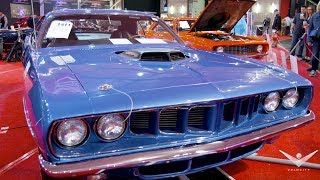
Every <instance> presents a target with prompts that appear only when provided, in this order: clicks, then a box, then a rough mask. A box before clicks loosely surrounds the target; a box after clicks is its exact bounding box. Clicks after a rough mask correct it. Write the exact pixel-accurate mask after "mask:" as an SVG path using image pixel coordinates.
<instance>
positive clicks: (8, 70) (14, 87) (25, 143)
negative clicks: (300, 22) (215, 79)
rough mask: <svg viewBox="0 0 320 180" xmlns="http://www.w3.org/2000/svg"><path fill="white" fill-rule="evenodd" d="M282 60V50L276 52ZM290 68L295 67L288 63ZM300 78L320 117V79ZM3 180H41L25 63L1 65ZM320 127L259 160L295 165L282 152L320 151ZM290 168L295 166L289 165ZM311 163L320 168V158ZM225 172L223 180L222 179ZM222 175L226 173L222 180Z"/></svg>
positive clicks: (250, 175) (240, 164)
mask: <svg viewBox="0 0 320 180" xmlns="http://www.w3.org/2000/svg"><path fill="white" fill-rule="evenodd" d="M274 51H275V52H276V53H277V54H278V57H280V56H279V54H280V53H279V48H276V49H275V50H274ZM288 62H289V61H288ZM298 67H299V73H300V75H301V76H303V77H306V78H307V79H309V80H310V81H311V82H312V83H313V84H314V99H313V103H312V105H311V110H312V111H314V112H315V114H316V117H320V103H319V99H320V93H319V91H320V74H319V73H318V74H317V76H316V77H309V74H308V72H307V71H306V69H307V68H308V67H309V64H307V63H306V62H303V61H299V62H298ZM0 92H1V93H0V179H40V169H39V165H38V163H39V162H38V159H37V158H38V157H37V148H36V144H35V142H34V140H33V139H32V137H31V134H30V132H29V129H28V128H27V125H26V121H25V117H24V113H23V106H22V93H23V66H22V64H21V62H15V63H6V62H4V61H0ZM319 130H320V121H319V120H318V119H316V120H315V121H314V122H312V123H311V124H309V125H307V126H305V127H302V128H300V129H296V130H293V131H291V132H287V133H285V134H283V135H282V136H281V137H280V138H279V139H278V140H277V141H276V142H275V143H273V144H267V145H265V146H264V147H263V148H262V149H261V150H260V151H258V153H257V156H264V157H272V158H280V159H283V160H287V161H289V160H288V159H287V158H286V156H284V155H283V154H282V153H281V152H280V150H281V151H283V152H286V153H287V154H289V155H291V156H293V157H297V155H298V154H299V153H300V154H301V157H305V156H307V155H308V154H310V153H312V152H315V151H317V150H319V149H320V138H319ZM289 162H290V161H289ZM307 163H309V164H311V163H312V164H313V165H315V164H318V165H316V166H317V167H319V165H320V152H316V153H315V155H314V156H312V157H311V158H310V159H309V160H308V161H307ZM220 168H221V169H219V168H218V170H217V169H214V170H211V171H207V172H202V173H198V175H193V176H192V175H191V176H190V175H188V176H185V177H182V178H183V179H246V180H247V179H259V180H262V179H268V180H269V179H320V169H313V168H309V167H297V166H294V165H280V164H276V163H270V162H258V161H254V160H248V159H245V160H241V161H237V162H234V163H232V164H229V165H226V166H223V167H220ZM219 172H220V174H219ZM221 172H225V173H224V174H223V176H221V175H222V173H221ZM180 179H181V177H180Z"/></svg>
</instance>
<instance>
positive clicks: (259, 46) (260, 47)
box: [257, 44, 264, 53]
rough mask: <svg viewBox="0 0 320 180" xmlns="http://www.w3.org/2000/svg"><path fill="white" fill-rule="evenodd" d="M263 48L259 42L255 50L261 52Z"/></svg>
mask: <svg viewBox="0 0 320 180" xmlns="http://www.w3.org/2000/svg"><path fill="white" fill-rule="evenodd" d="M259 49H261V50H259ZM263 49H264V47H263V45H261V44H260V45H258V46H257V52H258V53H262V52H263Z"/></svg>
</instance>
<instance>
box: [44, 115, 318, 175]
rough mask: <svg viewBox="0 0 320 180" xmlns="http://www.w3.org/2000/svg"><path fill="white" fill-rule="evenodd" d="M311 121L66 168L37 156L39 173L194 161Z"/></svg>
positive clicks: (86, 171)
mask: <svg viewBox="0 0 320 180" xmlns="http://www.w3.org/2000/svg"><path fill="white" fill-rule="evenodd" d="M314 119H315V115H314V113H313V112H312V111H309V113H308V114H307V115H305V116H303V117H300V118H297V119H295V120H291V121H288V122H285V123H282V124H278V125H275V126H271V127H268V128H264V129H261V130H259V131H255V132H252V133H250V134H245V135H241V136H237V137H233V138H230V139H225V140H222V141H215V142H212V143H207V144H200V145H193V146H187V147H179V148H171V149H161V150H156V151H147V152H141V153H135V154H127V155H122V156H114V157H106V158H101V159H93V160H88V161H83V162H75V163H69V164H60V165H56V164H52V163H50V162H47V161H46V160H45V159H44V158H43V157H42V156H41V155H39V160H40V166H41V168H42V170H43V171H44V172H45V173H46V174H48V175H49V176H52V177H71V176H82V175H88V174H89V175H90V174H96V173H97V172H99V171H101V170H110V169H118V168H126V167H137V166H144V165H152V164H155V163H157V162H164V161H170V160H178V159H187V158H194V157H198V156H204V155H208V154H214V153H219V152H225V151H229V150H232V149H235V148H238V147H243V146H247V145H250V144H253V143H256V142H260V141H264V140H268V139H271V138H273V137H276V136H278V135H279V134H281V133H282V132H284V131H287V130H292V129H295V128H297V127H300V126H303V125H305V124H307V123H309V122H311V121H313V120H314Z"/></svg>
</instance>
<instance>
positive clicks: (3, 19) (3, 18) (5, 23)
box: [0, 11, 8, 29]
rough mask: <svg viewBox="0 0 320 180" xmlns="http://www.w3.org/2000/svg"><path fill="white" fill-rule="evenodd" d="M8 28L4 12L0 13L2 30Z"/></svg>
mask: <svg viewBox="0 0 320 180" xmlns="http://www.w3.org/2000/svg"><path fill="white" fill-rule="evenodd" d="M7 28H8V18H7V16H6V15H5V14H3V12H2V11H0V29H7Z"/></svg>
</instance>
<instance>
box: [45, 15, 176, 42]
mask: <svg viewBox="0 0 320 180" xmlns="http://www.w3.org/2000/svg"><path fill="white" fill-rule="evenodd" d="M153 23H155V24H157V26H158V27H161V29H162V32H166V36H163V35H162V34H161V33H159V32H157V31H154V30H150V29H149V27H150V25H151V24H153ZM41 43H42V45H41V46H42V47H43V48H46V47H59V46H77V45H91V44H93V45H95V44H108V45H130V44H168V43H181V40H180V39H179V38H178V37H177V36H176V35H175V34H174V33H173V32H172V31H170V29H169V28H168V27H167V26H166V25H165V23H164V22H162V21H161V20H159V19H157V18H153V17H150V16H137V15H133V16H131V15H103V16H102V15H81V16H80V17H79V16H70V17H61V18H59V19H55V20H53V21H52V22H51V23H50V24H49V25H47V30H46V33H45V35H44V37H43V38H42V42H41Z"/></svg>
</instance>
